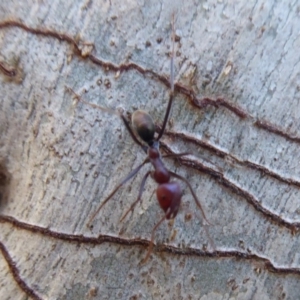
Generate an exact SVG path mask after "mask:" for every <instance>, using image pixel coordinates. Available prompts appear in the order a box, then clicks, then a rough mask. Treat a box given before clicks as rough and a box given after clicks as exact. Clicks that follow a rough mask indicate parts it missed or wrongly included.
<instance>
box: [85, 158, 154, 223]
mask: <svg viewBox="0 0 300 300" xmlns="http://www.w3.org/2000/svg"><path fill="white" fill-rule="evenodd" d="M148 162H149V159H148V158H146V159H145V160H144V162H143V163H141V164H140V165H139V166H138V167H136V168H135V169H134V170H133V171H131V172H130V173H129V174H128V175H127V176H126V178H125V179H124V180H123V181H121V182H120V183H119V184H118V185H117V186H116V188H115V189H114V190H113V191H112V192H111V193H110V194H109V195H108V196H107V197H106V199H105V200H104V201H103V202H102V203H101V205H100V206H99V207H98V208H97V210H96V211H95V212H94V213H93V214H92V216H91V217H90V219H89V221H88V223H87V227H90V225H91V223H92V221H93V220H94V218H95V216H96V215H97V214H98V212H99V211H100V209H101V208H102V207H103V206H104V205H105V204H106V203H107V202H108V201H109V200H110V199H111V198H112V196H113V195H114V194H115V193H116V192H117V191H118V189H119V188H120V187H121V186H122V185H124V184H125V183H126V182H127V181H128V180H130V179H131V178H132V177H134V176H135V175H136V174H137V173H138V171H139V170H140V169H141V168H142V167H143V166H144V165H145V164H146V163H148Z"/></svg>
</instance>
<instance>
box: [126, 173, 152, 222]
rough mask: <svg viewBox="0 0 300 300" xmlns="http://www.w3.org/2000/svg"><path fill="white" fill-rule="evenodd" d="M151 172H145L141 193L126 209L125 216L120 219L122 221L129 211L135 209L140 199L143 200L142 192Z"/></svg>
mask: <svg viewBox="0 0 300 300" xmlns="http://www.w3.org/2000/svg"><path fill="white" fill-rule="evenodd" d="M150 173H151V171H148V172H147V173H146V174H145V176H144V177H143V180H142V182H141V186H140V191H139V194H138V197H137V199H136V201H134V202H133V203H132V205H131V206H130V208H129V209H128V210H127V211H126V213H125V214H124V215H123V217H122V218H121V219H120V222H122V221H123V220H124V219H125V218H126V216H127V215H128V213H129V212H130V211H133V209H134V207H135V206H136V204H137V203H138V202H139V201H141V198H142V194H143V191H144V187H145V183H146V180H147V178H148V176H149V175H150Z"/></svg>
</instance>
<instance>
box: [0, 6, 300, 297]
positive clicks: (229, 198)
mask: <svg viewBox="0 0 300 300" xmlns="http://www.w3.org/2000/svg"><path fill="white" fill-rule="evenodd" d="M182 2H183V1H174V0H173V1H167V0H166V1H160V2H159V1H144V2H143V1H136V2H135V1H116V2H115V1H95V2H93V1H81V2H80V1H63V3H62V1H51V4H50V1H49V3H48V2H39V1H38V2H36V3H34V4H28V5H26V4H22V5H20V3H19V2H15V3H11V2H7V1H2V2H1V4H0V22H4V21H7V20H18V21H19V22H21V23H22V24H26V26H28V27H29V28H42V29H43V30H46V29H47V30H49V31H53V32H58V33H61V34H67V35H68V36H70V37H72V38H74V39H76V40H78V41H80V44H81V45H82V47H83V51H82V53H81V55H78V54H76V53H75V51H74V47H72V45H71V44H70V43H68V42H66V41H60V40H59V39H58V38H57V37H54V36H50V35H48V36H47V35H37V34H35V33H32V32H29V31H28V30H25V29H22V28H20V27H17V26H10V27H6V28H0V62H2V63H5V65H7V66H11V67H14V68H17V70H18V74H19V77H18V79H17V80H16V79H10V78H9V77H8V76H6V75H5V74H3V72H2V73H1V74H0V76H1V77H0V85H1V100H0V107H1V111H0V130H1V132H0V134H1V139H0V162H1V168H2V171H1V170H0V171H1V174H4V173H5V174H6V175H7V174H9V176H8V175H7V176H6V177H7V178H8V177H9V179H6V181H5V180H4V182H2V185H3V186H5V187H6V190H5V193H4V192H2V199H1V207H0V208H1V222H0V226H1V230H0V241H1V245H2V246H1V247H2V254H3V255H2V257H1V258H0V274H1V276H0V299H26V293H27V296H28V295H29V294H28V290H27V292H26V291H24V288H23V290H22V284H21V285H20V283H18V282H17V281H16V276H15V274H14V273H13V271H12V269H11V266H10V265H9V262H8V258H7V257H5V255H4V253H5V252H3V247H5V249H6V250H7V253H8V254H9V255H10V258H11V260H12V261H13V262H14V267H15V269H14V270H18V271H19V278H21V279H22V282H23V287H24V284H26V286H27V287H29V288H31V289H32V290H33V291H34V293H35V294H33V295H31V296H30V297H33V298H35V297H36V295H37V296H38V297H40V298H41V299H299V295H300V286H299V278H300V256H299V247H300V239H299V233H298V229H299V227H297V226H298V225H297V224H298V223H297V222H299V221H300V207H299V199H300V189H299V187H300V174H299V161H300V151H299V139H297V138H300V131H299V128H300V118H299V116H300V107H299V99H300V92H299V91H300V77H299V74H300V61H299V57H300V56H299V47H300V36H299V32H300V20H299V17H300V15H299V12H300V7H299V4H298V2H297V1H284V3H281V2H283V1H278V2H274V1H256V2H255V3H254V2H252V1H247V2H245V1H199V2H198V1H189V0H188V1H184V3H182ZM173 11H175V12H176V35H177V36H179V37H180V41H179V42H177V43H176V57H175V82H179V83H181V84H182V85H184V86H186V87H188V88H189V89H190V90H193V91H194V92H195V94H196V96H197V98H198V99H201V98H203V97H209V98H212V99H217V98H219V97H221V98H223V99H226V100H227V101H228V102H229V103H232V104H233V105H235V106H236V107H240V108H241V109H242V110H243V111H244V112H246V114H247V116H246V117H245V118H241V117H239V116H237V115H236V114H235V113H234V112H232V111H230V110H229V109H226V107H225V106H220V107H214V106H212V105H210V106H207V107H206V108H205V109H202V110H200V109H198V108H195V106H193V105H191V102H190V101H188V98H187V97H186V96H184V95H183V94H182V93H180V92H178V93H176V97H175V100H174V105H173V108H172V115H171V118H170V122H169V124H168V130H169V131H172V132H175V133H184V134H185V136H188V137H193V138H195V139H196V140H199V141H202V142H205V143H207V144H210V145H212V146H213V147H214V148H215V149H218V150H220V151H223V152H224V153H227V154H228V155H223V156H222V157H221V156H217V155H215V153H213V151H211V150H208V149H205V148H203V147H200V146H199V145H196V144H195V143H191V142H187V141H186V140H185V139H183V138H178V137H174V136H172V135H165V136H164V137H163V139H162V141H163V142H164V143H166V144H167V145H168V146H169V147H170V148H171V149H172V150H173V151H175V152H186V151H188V152H189V153H191V156H190V159H191V160H193V161H195V162H198V163H201V164H204V165H205V166H207V167H209V168H211V169H212V170H215V172H219V173H220V174H222V176H223V178H225V183H224V181H222V180H220V179H218V178H216V176H213V175H210V174H208V173H205V172H199V171H198V170H195V169H194V168H191V167H187V166H185V165H180V164H178V163H176V162H174V161H173V160H171V159H166V160H165V162H166V165H167V166H168V168H169V169H170V170H172V171H174V172H176V173H178V174H180V175H181V176H184V177H185V178H187V179H188V180H189V182H190V184H191V186H192V187H193V188H194V190H195V192H196V194H197V195H198V197H199V198H200V199H201V203H202V205H203V206H204V209H205V212H206V215H207V218H208V220H209V221H210V223H211V224H212V226H209V234H210V236H211V238H212V240H213V242H214V244H215V249H213V247H212V245H211V244H210V242H209V238H208V236H207V235H206V233H205V230H204V229H203V226H202V225H201V214H200V212H199V211H198V209H197V208H196V206H195V203H194V201H193V198H192V196H191V193H190V192H189V190H188V189H187V188H185V189H184V195H183V198H182V206H181V210H180V212H179V214H178V216H177V217H176V219H175V221H174V224H173V225H172V224H170V223H168V222H165V223H163V225H162V226H161V227H160V228H159V229H158V231H157V233H156V235H155V244H156V245H158V246H159V245H162V246H164V245H167V246H168V245H170V246H173V247H174V248H172V249H173V250H174V251H173V250H172V251H173V252H174V253H175V252H176V251H177V250H178V251H177V254H176V253H175V254H172V251H171V250H166V251H162V252H160V251H158V250H159V248H157V249H156V250H157V251H156V250H155V249H154V252H153V253H152V255H151V258H150V259H149V261H148V262H147V263H146V264H144V265H141V264H140V262H141V260H142V259H143V258H144V257H145V254H146V251H147V245H146V244H141V245H139V244H138V243H137V242H136V243H135V242H134V241H138V239H139V238H141V239H143V240H146V241H149V240H150V238H151V231H152V228H153V227H154V226H155V224H156V223H157V222H158V220H159V219H160V218H161V217H162V216H163V212H162V211H161V209H160V208H159V206H158V203H157V200H156V196H155V193H154V194H153V191H155V188H156V186H157V185H156V183H155V182H153V180H152V179H149V180H148V181H147V184H146V187H145V191H144V193H143V197H142V198H143V201H142V204H141V205H138V206H137V207H136V208H135V210H134V213H133V214H131V215H129V217H128V218H127V219H126V220H125V221H124V222H122V223H120V222H119V219H120V217H121V216H122V215H123V213H124V212H125V211H126V210H127V209H128V208H129V207H130V205H131V203H133V202H134V200H135V199H136V197H137V194H138V190H139V186H140V181H141V179H142V177H143V175H144V174H145V173H146V170H148V169H150V166H146V167H144V168H143V170H142V171H141V172H140V173H139V174H138V176H137V177H136V179H134V180H132V181H130V182H129V183H128V184H126V185H125V186H124V187H123V188H121V189H120V191H119V192H118V193H117V194H116V195H115V196H114V198H113V199H112V200H111V201H109V202H108V203H107V204H106V206H105V207H104V208H103V209H102V210H101V212H100V213H99V214H98V215H97V217H96V218H95V221H94V223H93V225H94V227H93V229H92V230H90V229H89V228H87V227H86V223H87V221H88V219H89V217H90V216H91V214H92V213H93V211H95V209H96V208H97V206H98V205H99V203H100V202H101V201H103V200H104V199H105V197H106V196H107V195H108V194H109V193H110V192H111V191H112V190H113V188H114V187H115V185H116V184H117V183H119V182H120V181H121V180H122V179H123V178H124V177H126V175H127V174H128V173H129V172H130V171H131V170H132V169H133V168H135V167H137V166H138V165H139V164H140V163H141V162H142V161H143V159H144V157H145V155H144V153H143V152H142V151H141V149H140V148H139V147H138V146H137V145H135V144H134V142H133V141H132V139H131V137H130V135H129V134H128V132H127V131H126V128H125V127H124V125H123V123H122V121H121V119H120V118H119V117H118V116H116V115H114V114H110V113H107V112H104V111H101V110H98V109H95V108H92V107H90V106H88V105H85V104H83V103H78V104H77V103H76V101H74V95H73V94H72V93H70V92H68V91H67V90H66V87H70V88H72V89H73V90H74V91H75V92H76V93H78V94H80V95H81V96H82V98H83V99H84V100H86V101H89V102H92V103H96V104H98V105H101V106H103V107H108V108H112V109H115V110H117V109H122V110H123V111H124V112H133V111H134V110H135V109H137V108H140V109H143V110H146V111H148V112H149V113H150V114H151V115H152V116H153V119H154V120H155V122H157V123H158V124H161V122H162V120H163V116H164V112H165V108H166V105H167V101H168V95H169V89H168V87H167V86H166V85H165V84H163V83H162V82H161V81H160V80H158V79H157V78H155V76H149V75H144V74H142V73H140V72H138V71H137V70H134V69H130V70H127V71H125V70H121V71H120V72H115V71H111V70H108V69H107V68H103V67H100V66H99V65H96V64H94V63H93V62H92V61H91V60H89V59H88V58H87V57H85V58H84V57H83V56H84V51H87V52H86V55H88V54H89V53H93V55H95V56H96V57H98V58H99V59H101V60H103V61H107V62H111V63H113V64H114V65H121V64H122V63H127V62H134V63H135V64H136V65H138V66H140V67H141V68H143V69H147V70H148V69H150V70H152V71H153V72H154V73H155V74H159V75H163V76H166V77H169V74H170V59H169V56H168V53H169V52H170V45H171V41H170V35H171V15H172V12H173ZM83 42H84V43H83ZM89 43H91V44H93V45H94V47H91V46H90V44H89ZM90 51H91V52H90ZM260 122H265V123H264V124H273V125H272V126H273V127H274V128H275V127H276V128H280V130H282V132H283V134H279V133H278V132H275V130H271V129H270V128H271V127H270V126H269V128H267V129H263V128H262V126H258V124H260ZM265 127H266V126H265ZM273 127H272V128H273ZM253 165H255V166H259V167H261V169H259V167H253ZM251 166H252V167H251ZM262 168H264V170H265V171H262ZM4 169H5V171H4ZM214 174H216V173H214ZM272 174H273V175H272ZM274 174H276V175H274ZM276 176H277V178H275V177H276ZM0 179H1V178H0ZM229 183H230V184H232V185H233V186H234V187H235V188H234V189H231V188H230V187H229V186H228V185H229ZM0 184H1V182H0ZM226 185H227V186H226ZM182 186H183V187H184V185H182ZM242 191H243V192H242ZM247 195H248V196H249V195H250V196H251V197H252V198H251V197H250V198H251V199H254V201H255V202H254V203H256V205H253V203H252V204H251V201H250V200H249V197H248V196H247ZM8 216H9V217H13V218H14V219H12V218H11V219H10V218H7V217H8ZM190 217H191V218H190ZM12 220H16V221H15V222H13V221H12ZM294 223H295V224H294ZM20 224H21V225H20ZM22 224H23V225H22ZM24 224H25V225H24ZM26 224H27V225H35V226H36V227H30V228H29V227H27V229H26ZM289 224H291V225H289ZM38 228H41V229H46V231H44V232H42V230H41V231H38ZM50 232H52V233H54V234H52V236H51V234H49V233H50ZM98 235H107V236H108V237H109V238H110V237H111V241H110V242H109V241H107V240H106V242H103V243H100V242H99V243H98V244H97V243H94V242H89V241H88V239H85V240H84V239H83V238H82V237H97V236H98ZM63 237H65V238H63ZM67 237H69V238H67ZM77 238H78V239H77ZM76 239H77V240H76ZM74 240H75V241H74ZM93 241H94V240H93ZM130 241H131V242H132V243H131V244H130ZM126 243H127V244H126ZM168 249H171V248H168ZM185 249H187V250H186V251H187V252H184V251H185ZM198 250H199V251H200V250H201V251H203V252H199V251H198ZM180 251H182V252H181V254H180ZM193 251H194V252H193ZM197 251H198V252H197ZM200 253H203V255H201V254H200ZM209 253H213V254H215V255H210V254H209ZM222 253H223V254H222ZM230 253H231V254H230ZM251 254H253V256H251ZM269 263H271V265H272V266H274V268H273V269H272V268H271V267H270V264H269ZM272 270H273V271H272ZM25 290H26V289H25Z"/></svg>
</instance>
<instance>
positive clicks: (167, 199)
mask: <svg viewBox="0 0 300 300" xmlns="http://www.w3.org/2000/svg"><path fill="white" fill-rule="evenodd" d="M174 43H175V30H174V14H173V17H172V52H171V70H170V73H171V74H170V87H171V90H170V96H169V102H168V106H167V109H166V113H165V116H164V121H163V125H162V127H161V129H160V132H159V134H158V136H157V137H155V136H154V135H155V124H154V122H153V120H152V118H151V116H150V115H149V114H148V113H147V112H145V111H143V110H136V111H135V112H134V113H133V114H132V117H131V122H132V126H130V124H129V122H128V121H127V119H126V118H125V117H124V115H123V114H122V113H120V117H121V119H122V121H123V123H124V125H125V127H126V128H127V130H128V132H129V134H130V135H131V137H132V139H133V141H134V142H135V143H136V144H137V145H139V146H140V147H141V148H142V150H143V151H144V152H145V153H146V154H147V157H146V159H145V160H144V161H143V162H142V163H141V164H140V165H139V166H138V167H136V168H135V169H134V170H132V171H131V172H130V173H129V174H128V175H127V176H126V178H125V179H124V180H123V181H122V182H120V183H119V184H118V185H117V186H116V188H115V189H114V190H113V191H112V192H111V193H110V194H109V195H108V196H107V197H106V199H105V200H104V201H103V202H102V203H101V205H100V206H99V207H98V209H97V210H96V211H95V212H94V213H93V215H92V216H91V217H90V219H89V221H88V223H87V226H88V227H90V226H91V223H92V221H93V220H94V218H95V216H96V215H97V214H98V212H99V211H100V210H101V209H102V207H103V206H104V205H105V204H106V203H107V202H108V201H109V200H110V199H111V198H112V197H113V196H114V194H115V193H116V192H117V191H118V190H119V188H120V187H121V186H123V185H124V184H125V183H126V182H127V181H129V180H130V179H131V178H133V177H134V176H135V175H136V174H137V173H138V172H139V171H140V169H141V168H142V167H143V166H144V165H145V164H147V163H149V162H150V163H151V164H152V166H153V168H154V171H148V172H147V173H146V174H145V175H144V177H143V179H142V182H141V185H140V189H139V193H138V197H137V200H136V201H135V202H134V203H133V204H132V205H131V206H130V208H129V209H128V210H127V211H126V213H125V214H124V215H123V216H122V218H121V219H120V222H121V221H123V220H124V219H125V217H126V216H127V215H128V213H129V212H130V211H133V209H134V207H135V205H136V204H137V203H138V202H140V201H141V197H142V193H143V190H144V187H145V183H146V180H147V178H148V177H149V175H150V176H151V177H152V178H153V179H154V180H155V182H156V183H157V184H158V187H157V189H156V197H157V200H158V203H159V205H160V207H161V208H162V209H163V211H164V216H163V217H162V218H161V219H160V221H159V222H158V223H157V224H156V225H155V226H154V228H153V229H152V233H151V241H150V244H149V248H148V252H147V254H146V257H145V258H144V260H143V262H146V261H147V260H148V258H149V256H150V254H151V252H152V248H153V243H154V233H155V231H156V230H157V228H158V227H159V226H160V225H161V224H162V222H163V221H164V220H165V219H167V220H169V219H174V218H175V217H176V215H177V213H178V210H179V206H180V202H181V197H182V189H181V187H180V185H179V183H178V182H177V181H171V178H172V177H173V178H176V179H179V180H181V181H183V182H185V183H186V185H187V186H188V187H189V189H190V192H191V194H192V196H193V198H194V201H195V203H196V205H197V207H198V208H199V209H200V211H201V213H202V216H203V218H204V220H205V221H206V222H207V223H208V224H210V223H209V222H208V220H207V218H206V216H205V213H204V210H203V208H202V206H201V203H200V201H199V199H198V197H197V196H196V194H195V192H194V190H193V188H192V187H191V185H190V183H189V182H188V180H187V179H185V178H184V177H182V176H180V175H178V174H176V173H174V172H172V171H170V170H168V169H167V168H166V167H165V166H164V164H163V161H162V157H180V156H185V155H188V153H178V154H167V155H164V156H161V154H160V152H159V140H160V138H161V137H162V135H163V133H164V131H165V128H166V124H167V122H168V119H169V115H170V111H171V107H172V103H173V98H174V71H173V69H174ZM81 101H82V102H84V103H87V102H86V101H84V100H81ZM87 104H89V103H87ZM90 105H91V106H93V107H98V105H94V104H90ZM98 108H100V109H102V110H103V108H101V107H98ZM104 110H106V111H107V109H104ZM132 127H133V129H134V130H133V129H132ZM134 131H135V132H136V133H137V135H138V137H139V138H140V139H141V140H142V141H143V142H141V141H140V140H139V139H138V138H137V137H136V135H135V134H134ZM206 232H207V231H206ZM207 234H208V232H207ZM208 236H209V235H208Z"/></svg>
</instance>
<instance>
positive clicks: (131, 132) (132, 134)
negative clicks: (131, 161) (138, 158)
mask: <svg viewBox="0 0 300 300" xmlns="http://www.w3.org/2000/svg"><path fill="white" fill-rule="evenodd" d="M121 118H122V120H123V122H124V125H125V127H126V128H127V130H128V132H129V133H130V135H131V137H132V139H133V140H134V142H135V143H136V144H138V145H139V146H141V147H142V149H143V150H144V152H145V153H146V154H147V147H146V146H145V145H143V144H142V143H141V142H140V141H139V140H138V139H137V138H136V136H135V135H134V133H133V131H132V129H131V127H130V125H129V123H128V121H127V120H126V119H125V117H124V116H123V115H121Z"/></svg>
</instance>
